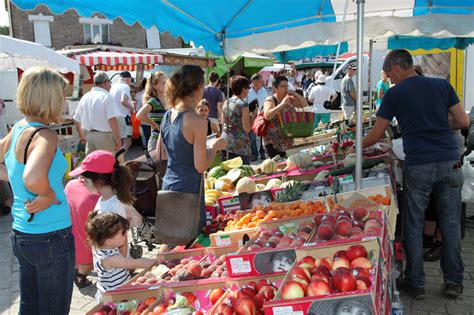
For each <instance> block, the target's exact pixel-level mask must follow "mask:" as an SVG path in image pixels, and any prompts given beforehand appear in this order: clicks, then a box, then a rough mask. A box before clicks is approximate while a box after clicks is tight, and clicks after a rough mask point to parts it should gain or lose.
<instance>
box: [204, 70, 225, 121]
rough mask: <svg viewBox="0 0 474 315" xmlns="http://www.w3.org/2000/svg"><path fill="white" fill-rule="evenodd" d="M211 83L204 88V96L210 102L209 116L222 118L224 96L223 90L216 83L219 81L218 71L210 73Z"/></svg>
mask: <svg viewBox="0 0 474 315" xmlns="http://www.w3.org/2000/svg"><path fill="white" fill-rule="evenodd" d="M208 79H209V85H208V86H206V87H205V88H204V95H203V98H205V99H206V100H207V102H208V103H209V116H208V117H209V118H215V119H218V120H221V118H222V117H220V116H221V112H222V103H223V102H224V97H223V96H222V92H221V90H219V89H218V88H217V87H216V85H217V82H218V81H219V75H218V74H217V73H216V72H211V73H209V78H208Z"/></svg>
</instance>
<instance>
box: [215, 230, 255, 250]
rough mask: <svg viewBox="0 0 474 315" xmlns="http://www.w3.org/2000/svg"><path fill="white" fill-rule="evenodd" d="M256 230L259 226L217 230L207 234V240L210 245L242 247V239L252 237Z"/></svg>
mask: <svg viewBox="0 0 474 315" xmlns="http://www.w3.org/2000/svg"><path fill="white" fill-rule="evenodd" d="M258 230H259V228H258V227H255V228H250V229H241V230H234V231H225V232H224V231H219V232H216V233H212V234H211V235H209V240H210V242H211V247H227V246H232V245H234V246H235V245H237V246H238V247H242V246H243V245H244V240H249V239H250V238H252V237H253V236H254V235H255V233H257V232H258Z"/></svg>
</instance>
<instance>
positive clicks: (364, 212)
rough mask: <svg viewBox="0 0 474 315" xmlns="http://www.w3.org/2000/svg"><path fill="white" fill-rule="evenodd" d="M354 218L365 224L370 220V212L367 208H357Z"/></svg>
mask: <svg viewBox="0 0 474 315" xmlns="http://www.w3.org/2000/svg"><path fill="white" fill-rule="evenodd" d="M353 214H354V218H355V219H356V220H358V221H362V222H365V221H367V220H368V219H369V210H368V209H367V208H365V207H357V208H355V209H354V211H353Z"/></svg>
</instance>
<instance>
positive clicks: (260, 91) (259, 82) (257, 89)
mask: <svg viewBox="0 0 474 315" xmlns="http://www.w3.org/2000/svg"><path fill="white" fill-rule="evenodd" d="M250 80H252V85H251V86H250V90H249V94H248V96H247V104H250V102H252V101H253V100H255V99H257V101H258V111H263V103H265V99H266V98H267V97H268V92H267V89H265V88H264V87H263V79H262V76H261V75H260V74H258V73H255V74H254V75H252V77H251V78H250ZM249 138H250V147H251V148H252V156H253V158H254V159H256V157H258V153H259V152H260V158H262V159H265V150H264V148H263V144H262V139H261V138H259V139H258V141H259V142H260V144H259V145H258V146H257V136H256V135H255V134H254V133H253V131H250V133H249ZM257 147H258V148H259V149H258V150H257Z"/></svg>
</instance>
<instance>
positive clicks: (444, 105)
mask: <svg viewBox="0 0 474 315" xmlns="http://www.w3.org/2000/svg"><path fill="white" fill-rule="evenodd" d="M383 70H384V72H385V73H386V74H387V76H388V77H390V79H391V80H392V82H393V83H395V84H396V86H394V87H392V88H390V89H389V90H388V91H387V92H386V93H385V95H384V98H383V100H382V104H381V105H380V108H379V110H378V111H377V120H376V122H375V125H374V128H373V129H372V131H371V132H370V133H369V134H368V135H367V136H366V137H365V139H364V141H363V143H362V146H363V147H367V146H370V145H373V144H375V143H376V142H377V141H378V140H379V139H381V138H382V137H383V136H384V133H385V129H386V128H387V127H388V125H389V123H390V122H391V121H392V119H393V118H394V117H395V118H396V119H397V121H398V123H399V125H400V130H401V133H402V138H403V146H404V151H405V166H404V169H403V207H402V211H403V216H402V217H403V245H404V249H405V253H406V258H407V263H406V269H405V279H406V288H407V290H408V292H409V293H410V295H411V296H412V298H413V299H417V300H421V299H424V298H425V290H424V287H425V274H424V271H423V241H422V233H423V225H424V217H425V214H424V212H425V209H427V208H428V203H429V200H430V193H431V192H433V193H434V194H435V195H436V197H437V198H436V199H437V204H436V212H437V214H438V219H439V227H440V229H441V234H442V236H443V242H442V254H441V269H442V271H443V280H444V292H445V294H446V295H448V296H452V297H457V296H458V295H460V294H462V291H463V286H462V283H463V273H464V266H463V261H462V257H461V224H460V221H461V220H460V219H461V188H462V184H463V174H462V171H461V168H460V162H459V158H460V156H459V152H458V144H457V140H456V137H455V135H454V132H453V129H462V128H467V127H469V118H468V116H467V114H466V112H465V111H464V108H463V107H462V105H461V103H460V102H459V99H458V97H457V95H456V92H455V91H454V89H453V87H452V86H451V85H450V84H449V82H447V81H446V80H443V79H437V78H428V77H423V76H419V75H418V74H417V73H416V72H415V69H414V67H413V59H412V57H411V55H410V53H409V52H408V51H406V50H402V49H397V50H393V51H391V52H390V53H389V54H388V55H387V57H386V58H385V61H384V65H383Z"/></svg>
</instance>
